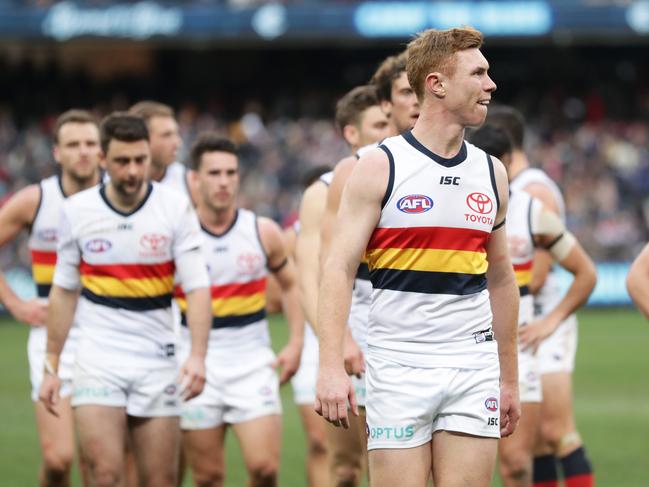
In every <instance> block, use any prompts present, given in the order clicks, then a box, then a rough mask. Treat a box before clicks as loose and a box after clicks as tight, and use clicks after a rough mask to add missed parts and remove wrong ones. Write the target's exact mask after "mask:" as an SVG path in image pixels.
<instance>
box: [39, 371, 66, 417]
mask: <svg viewBox="0 0 649 487" xmlns="http://www.w3.org/2000/svg"><path fill="white" fill-rule="evenodd" d="M60 390H61V379H59V376H58V375H55V374H50V373H48V372H45V373H44V374H43V382H42V383H41V389H40V391H39V392H38V400H39V401H43V404H44V405H45V409H47V410H48V412H50V413H51V414H53V415H54V416H56V417H58V416H59V411H58V410H59V403H60V402H61V396H60V395H59V393H60Z"/></svg>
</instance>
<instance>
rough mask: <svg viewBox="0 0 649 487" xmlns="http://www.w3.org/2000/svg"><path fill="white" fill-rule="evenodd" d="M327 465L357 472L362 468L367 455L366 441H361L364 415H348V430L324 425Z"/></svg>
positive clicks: (363, 429) (327, 424) (328, 424)
mask: <svg viewBox="0 0 649 487" xmlns="http://www.w3.org/2000/svg"><path fill="white" fill-rule="evenodd" d="M325 428H326V434H327V445H328V447H329V459H330V460H329V463H330V465H331V467H332V468H333V469H334V470H335V469H337V468H350V469H356V470H359V469H361V468H363V464H364V462H365V458H366V455H367V441H362V439H363V437H364V431H365V415H364V414H363V415H362V416H354V415H353V414H350V415H349V428H348V429H345V428H339V427H336V426H334V425H332V424H331V423H325Z"/></svg>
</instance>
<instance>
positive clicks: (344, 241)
mask: <svg viewBox="0 0 649 487" xmlns="http://www.w3.org/2000/svg"><path fill="white" fill-rule="evenodd" d="M388 178H389V165H388V158H387V156H386V154H385V153H384V152H383V151H382V150H379V149H377V150H373V151H371V152H369V153H367V154H366V155H365V156H363V157H362V158H361V159H360V160H359V161H358V163H357V165H356V167H355V168H354V170H353V171H352V174H351V176H350V177H349V180H348V182H347V186H346V188H345V190H344V191H343V196H342V200H341V204H340V210H339V212H338V216H337V219H336V224H335V227H334V232H333V234H332V240H331V248H330V252H329V254H328V256H327V260H326V264H325V266H324V268H323V273H322V281H321V284H320V294H319V298H320V299H319V302H318V323H319V324H320V327H319V328H320V329H319V339H320V369H319V371H318V384H317V390H316V402H315V409H316V412H317V413H318V414H320V415H322V416H323V417H324V418H325V419H326V420H327V421H330V422H331V423H333V424H334V425H336V426H340V425H342V426H343V427H345V428H347V427H349V423H348V419H347V400H348V399H349V402H350V404H351V407H352V411H353V412H354V414H356V415H358V407H357V405H356V397H355V395H354V389H353V388H352V385H351V381H350V379H349V376H348V375H347V373H346V372H345V368H344V363H343V338H344V335H345V328H347V317H348V315H349V308H350V304H351V292H352V286H353V282H354V277H355V275H356V271H357V269H358V265H359V262H360V260H361V257H362V255H363V253H364V252H365V249H366V248H367V242H368V241H369V239H370V236H371V234H372V232H373V231H374V228H375V227H376V224H377V223H378V221H379V218H380V214H381V202H382V200H383V197H384V196H385V191H386V188H387V185H388Z"/></svg>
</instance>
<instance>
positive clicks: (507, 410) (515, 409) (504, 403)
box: [500, 383, 521, 438]
mask: <svg viewBox="0 0 649 487" xmlns="http://www.w3.org/2000/svg"><path fill="white" fill-rule="evenodd" d="M520 418H521V402H520V399H519V397H518V384H514V385H509V384H506V383H502V384H500V436H501V438H506V437H508V436H510V435H511V434H513V433H514V431H515V430H516V427H517V426H518V420H519V419H520Z"/></svg>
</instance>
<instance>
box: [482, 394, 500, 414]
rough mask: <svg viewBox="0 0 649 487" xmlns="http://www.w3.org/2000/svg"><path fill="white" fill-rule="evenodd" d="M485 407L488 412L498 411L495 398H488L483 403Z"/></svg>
mask: <svg viewBox="0 0 649 487" xmlns="http://www.w3.org/2000/svg"><path fill="white" fill-rule="evenodd" d="M484 405H485V407H486V408H487V409H488V410H489V411H498V399H496V398H495V397H490V398H489V399H487V400H486V401H485V402H484Z"/></svg>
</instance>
